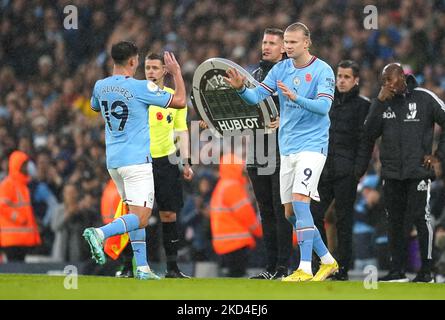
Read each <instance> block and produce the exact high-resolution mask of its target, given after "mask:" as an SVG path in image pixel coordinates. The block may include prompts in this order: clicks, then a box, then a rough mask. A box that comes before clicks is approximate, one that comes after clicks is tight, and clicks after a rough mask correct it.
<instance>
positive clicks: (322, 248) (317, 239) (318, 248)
mask: <svg viewBox="0 0 445 320" xmlns="http://www.w3.org/2000/svg"><path fill="white" fill-rule="evenodd" d="M314 251H315V253H316V254H317V256H319V257H320V258H321V257H324V256H326V255H327V254H329V255H331V254H330V253H329V250H328V248H327V247H326V245H325V244H324V242H323V239H322V238H321V235H320V231H318V229H317V227H315V233H314ZM331 257H332V256H331ZM333 262H334V261H332V262H329V263H333ZM321 263H326V262H323V260H322V261H321Z"/></svg>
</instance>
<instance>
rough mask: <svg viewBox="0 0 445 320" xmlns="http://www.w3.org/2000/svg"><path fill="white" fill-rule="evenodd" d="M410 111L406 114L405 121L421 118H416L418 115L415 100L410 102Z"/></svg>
mask: <svg viewBox="0 0 445 320" xmlns="http://www.w3.org/2000/svg"><path fill="white" fill-rule="evenodd" d="M408 108H409V112H408V113H407V114H406V119H405V121H420V120H419V119H416V115H417V105H416V103H415V102H410V103H409V105H408Z"/></svg>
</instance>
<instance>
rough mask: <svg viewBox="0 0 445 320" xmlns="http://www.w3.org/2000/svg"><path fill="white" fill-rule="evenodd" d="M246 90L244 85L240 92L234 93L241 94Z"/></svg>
mask: <svg viewBox="0 0 445 320" xmlns="http://www.w3.org/2000/svg"><path fill="white" fill-rule="evenodd" d="M246 89H247V87H246V85H244V84H243V87H242V88H241V90H236V92H237V93H238V94H243V93H244V91H246Z"/></svg>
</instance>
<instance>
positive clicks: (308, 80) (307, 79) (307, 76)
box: [306, 73, 312, 82]
mask: <svg viewBox="0 0 445 320" xmlns="http://www.w3.org/2000/svg"><path fill="white" fill-rule="evenodd" d="M311 80H312V76H311V74H310V73H306V82H311Z"/></svg>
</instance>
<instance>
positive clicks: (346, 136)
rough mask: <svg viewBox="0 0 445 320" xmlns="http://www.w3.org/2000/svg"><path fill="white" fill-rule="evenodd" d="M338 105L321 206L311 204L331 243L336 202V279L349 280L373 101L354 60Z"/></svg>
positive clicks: (346, 65) (342, 78) (344, 70)
mask: <svg viewBox="0 0 445 320" xmlns="http://www.w3.org/2000/svg"><path fill="white" fill-rule="evenodd" d="M336 78H337V79H336V83H337V84H336V89H335V96H334V102H333V103H332V107H331V110H330V111H329V118H330V119H331V126H330V128H329V149H328V157H327V159H326V164H325V166H324V168H323V172H322V175H321V178H320V182H319V184H318V192H319V194H320V202H315V201H312V202H311V211H312V214H313V216H314V222H315V225H316V226H317V228H318V230H319V231H320V234H321V236H322V238H323V241H324V242H325V243H327V239H326V232H325V229H324V223H323V219H324V216H325V213H326V211H327V210H328V208H329V207H330V205H331V204H332V202H333V201H334V200H335V214H336V217H337V223H336V226H337V239H338V246H337V255H336V259H337V261H338V263H339V266H340V269H339V272H338V273H337V274H335V275H334V276H333V277H334V279H336V280H348V270H349V267H350V264H351V255H352V223H353V221H352V220H353V219H352V217H353V212H354V202H355V197H356V193H357V179H356V177H355V175H354V165H355V158H356V156H357V149H358V145H359V141H360V136H361V134H362V132H363V123H364V121H365V118H366V115H367V114H368V111H369V105H370V102H369V99H367V98H364V97H362V96H360V95H359V91H360V89H359V86H358V83H359V66H358V64H357V63H356V62H354V61H351V60H344V61H341V62H340V63H339V64H338V67H337V76H336Z"/></svg>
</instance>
